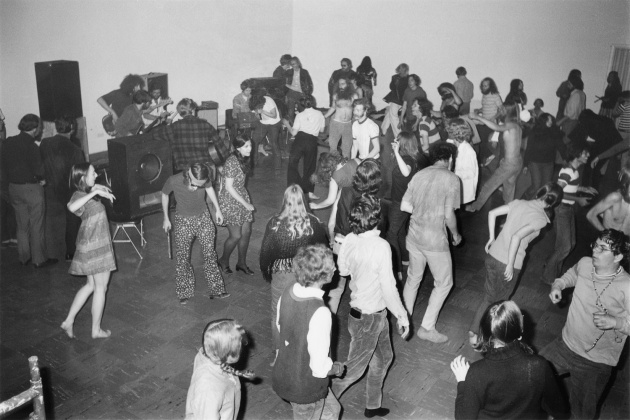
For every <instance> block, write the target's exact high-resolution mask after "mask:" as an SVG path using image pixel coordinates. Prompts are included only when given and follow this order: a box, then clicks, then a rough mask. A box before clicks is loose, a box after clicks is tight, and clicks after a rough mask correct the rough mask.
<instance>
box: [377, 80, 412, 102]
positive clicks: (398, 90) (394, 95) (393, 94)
mask: <svg viewBox="0 0 630 420" xmlns="http://www.w3.org/2000/svg"><path fill="white" fill-rule="evenodd" d="M408 83H409V76H405V77H400V75H398V74H395V75H393V76H392V81H391V82H389V89H390V92H389V93H388V94H387V96H386V97H385V98H383V99H384V100H385V102H387V103H395V104H396V105H401V106H402V103H403V95H404V94H405V89H407V86H408Z"/></svg>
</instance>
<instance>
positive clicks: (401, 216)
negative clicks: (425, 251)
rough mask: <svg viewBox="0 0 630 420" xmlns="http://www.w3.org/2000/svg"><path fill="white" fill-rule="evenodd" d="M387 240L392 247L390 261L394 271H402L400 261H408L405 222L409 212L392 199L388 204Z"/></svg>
mask: <svg viewBox="0 0 630 420" xmlns="http://www.w3.org/2000/svg"><path fill="white" fill-rule="evenodd" d="M388 216H389V220H388V228H387V237H386V239H387V242H389V244H390V245H391V247H392V260H393V261H392V263H393V268H394V271H395V272H399V271H402V262H403V261H409V251H407V244H406V241H407V223H408V222H409V216H410V215H409V213H407V212H404V211H402V210H400V202H395V201H392V204H391V205H390V206H389V213H388Z"/></svg>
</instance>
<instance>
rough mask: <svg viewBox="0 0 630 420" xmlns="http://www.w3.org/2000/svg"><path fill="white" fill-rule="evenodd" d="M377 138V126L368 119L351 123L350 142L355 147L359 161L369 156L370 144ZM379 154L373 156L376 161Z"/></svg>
mask: <svg viewBox="0 0 630 420" xmlns="http://www.w3.org/2000/svg"><path fill="white" fill-rule="evenodd" d="M378 137H379V129H378V125H377V124H376V123H375V122H374V121H372V120H371V119H369V118H366V119H365V121H363V122H359V121H355V122H353V123H352V142H353V143H354V144H355V145H356V146H357V150H358V155H359V159H366V158H367V157H368V155H369V154H370V144H372V140H373V139H377V138H378ZM379 156H380V154H377V155H376V156H374V159H377V158H378V157H379Z"/></svg>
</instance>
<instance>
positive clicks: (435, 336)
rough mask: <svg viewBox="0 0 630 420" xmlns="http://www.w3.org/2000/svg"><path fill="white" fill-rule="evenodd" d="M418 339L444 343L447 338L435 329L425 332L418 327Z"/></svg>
mask: <svg viewBox="0 0 630 420" xmlns="http://www.w3.org/2000/svg"><path fill="white" fill-rule="evenodd" d="M418 337H420V338H421V339H422V340H427V341H431V342H432V343H445V342H447V341H448V337H447V336H445V335H444V334H440V333H439V332H438V330H436V329H435V328H434V329H432V330H427V329H426V328H424V327H420V329H419V330H418Z"/></svg>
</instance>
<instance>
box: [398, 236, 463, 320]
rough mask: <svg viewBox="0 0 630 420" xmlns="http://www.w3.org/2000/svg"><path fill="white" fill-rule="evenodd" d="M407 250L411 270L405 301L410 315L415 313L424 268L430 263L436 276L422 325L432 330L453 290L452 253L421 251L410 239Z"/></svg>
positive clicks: (406, 286)
mask: <svg viewBox="0 0 630 420" xmlns="http://www.w3.org/2000/svg"><path fill="white" fill-rule="evenodd" d="M407 250H408V251H409V270H408V271H407V282H406V283H405V288H404V289H403V303H404V304H405V308H406V309H407V312H409V316H411V315H413V307H414V305H415V303H416V297H417V296H418V289H419V288H420V283H421V282H422V277H423V275H424V269H425V267H426V266H427V264H429V268H430V269H431V274H433V278H434V286H433V291H431V297H430V298H429V306H427V311H426V312H425V313H424V318H422V327H424V328H425V329H427V330H432V329H434V328H435V324H436V323H437V318H438V314H439V313H440V309H442V305H443V304H444V301H445V300H446V297H447V296H448V293H449V292H450V291H451V287H453V262H452V260H451V253H450V252H449V251H438V252H435V251H421V250H419V249H417V248H416V247H415V246H414V244H413V243H410V242H409V241H407Z"/></svg>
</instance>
